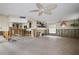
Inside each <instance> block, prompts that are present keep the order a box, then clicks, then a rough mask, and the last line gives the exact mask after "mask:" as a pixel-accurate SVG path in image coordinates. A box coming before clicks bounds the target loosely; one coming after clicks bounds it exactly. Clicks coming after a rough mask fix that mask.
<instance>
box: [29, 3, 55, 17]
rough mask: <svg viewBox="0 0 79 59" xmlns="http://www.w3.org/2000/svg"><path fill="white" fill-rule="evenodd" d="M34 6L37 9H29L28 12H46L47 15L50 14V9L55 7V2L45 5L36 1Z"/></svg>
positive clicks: (39, 13)
mask: <svg viewBox="0 0 79 59" xmlns="http://www.w3.org/2000/svg"><path fill="white" fill-rule="evenodd" d="M36 6H37V8H38V9H36V10H31V11H30V12H38V15H39V16H40V15H42V14H47V15H51V14H52V10H53V9H55V8H56V7H57V4H50V5H47V6H45V7H44V6H43V5H42V4H40V3H36Z"/></svg>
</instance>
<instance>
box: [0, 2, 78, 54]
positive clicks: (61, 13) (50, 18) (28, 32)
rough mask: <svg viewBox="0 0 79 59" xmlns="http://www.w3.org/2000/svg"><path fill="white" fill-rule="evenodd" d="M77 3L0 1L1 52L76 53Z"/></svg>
mask: <svg viewBox="0 0 79 59" xmlns="http://www.w3.org/2000/svg"><path fill="white" fill-rule="evenodd" d="M78 39H79V4H78V3H2V4H0V47H1V48H0V54H10V55H15V54H21V55H23V54H25V55H28V54H30V55H60V54H67V55H68V54H79V47H78V45H79V40H78Z"/></svg>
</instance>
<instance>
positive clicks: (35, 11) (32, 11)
mask: <svg viewBox="0 0 79 59" xmlns="http://www.w3.org/2000/svg"><path fill="white" fill-rule="evenodd" d="M38 11H39V10H31V11H30V12H38Z"/></svg>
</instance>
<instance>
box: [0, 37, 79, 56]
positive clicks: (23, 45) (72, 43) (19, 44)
mask: <svg viewBox="0 0 79 59" xmlns="http://www.w3.org/2000/svg"><path fill="white" fill-rule="evenodd" d="M12 40H13V41H9V42H7V41H5V42H2V43H0V55H63V54H66V55H70V54H71V55H77V54H79V39H70V38H64V37H57V36H44V37H38V38H31V37H12Z"/></svg>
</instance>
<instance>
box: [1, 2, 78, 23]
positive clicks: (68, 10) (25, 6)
mask: <svg viewBox="0 0 79 59" xmlns="http://www.w3.org/2000/svg"><path fill="white" fill-rule="evenodd" d="M43 5H46V4H43ZM57 5H58V6H57V8H56V9H54V10H53V11H52V15H45V14H43V15H42V16H38V13H31V12H29V11H30V10H34V9H37V7H36V4H35V3H4V4H1V3H0V14H4V15H16V16H26V17H32V18H34V19H37V20H44V21H47V22H48V23H51V22H54V21H59V20H62V19H64V18H66V17H68V16H70V15H74V14H76V13H77V14H78V13H79V4H78V3H57ZM78 16H79V15H77V17H78ZM68 18H69V17H68ZM71 18H72V17H71ZM73 18H74V17H73Z"/></svg>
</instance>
